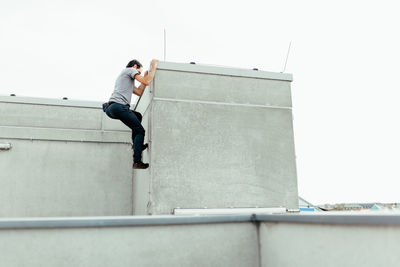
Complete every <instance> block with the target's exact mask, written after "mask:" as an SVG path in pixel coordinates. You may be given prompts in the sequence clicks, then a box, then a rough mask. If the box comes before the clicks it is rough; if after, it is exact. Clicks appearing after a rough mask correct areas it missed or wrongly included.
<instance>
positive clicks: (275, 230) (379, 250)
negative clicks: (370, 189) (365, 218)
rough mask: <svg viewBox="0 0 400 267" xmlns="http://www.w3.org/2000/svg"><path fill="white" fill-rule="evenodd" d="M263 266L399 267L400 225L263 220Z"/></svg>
mask: <svg viewBox="0 0 400 267" xmlns="http://www.w3.org/2000/svg"><path fill="white" fill-rule="evenodd" d="M260 244H261V245H260V247H261V255H262V257H261V263H262V264H261V266H265V267H267V266H280V267H286V266H287V267H289V266H298V267H308V266H326V267H335V266H343V267H347V266H348V267H350V266H351V267H353V266H365V267H368V266H371V267H372V266H393V267H394V266H398V265H399V262H400V254H399V253H398V251H397V249H398V248H399V247H400V227H399V226H398V225H397V226H376V225H375V226H373V225H369V226H366V225H344V224H343V225H322V224H293V223H262V224H261V227H260Z"/></svg>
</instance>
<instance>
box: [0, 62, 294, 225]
mask: <svg viewBox="0 0 400 267" xmlns="http://www.w3.org/2000/svg"><path fill="white" fill-rule="evenodd" d="M291 79H292V77H291V75H289V74H281V73H269V72H262V71H253V70H238V69H228V68H217V67H207V66H197V65H190V64H177V63H160V64H159V69H158V70H157V74H156V78H155V80H154V82H153V83H152V85H151V86H150V87H149V88H148V89H147V90H146V94H145V95H144V96H143V97H142V98H141V100H140V102H139V103H138V105H137V107H136V109H137V110H138V111H140V112H141V113H142V114H143V115H144V117H143V125H144V127H145V128H146V131H147V133H146V138H147V139H148V140H146V141H148V142H149V144H150V147H149V149H148V150H146V152H145V153H144V160H145V161H149V162H150V168H149V169H147V170H139V171H135V172H133V171H132V167H131V164H132V156H131V155H132V149H131V140H130V130H129V129H128V128H127V127H126V126H125V125H123V124H122V123H121V122H120V121H118V120H112V119H110V118H108V117H107V116H106V115H105V114H104V113H103V111H102V109H101V103H96V102H82V101H71V100H54V99H37V98H23V97H11V96H3V97H0V143H2V144H4V145H8V144H10V146H11V147H12V148H11V149H9V150H4V151H1V152H0V169H1V170H2V173H1V177H0V202H1V203H2V205H1V207H0V217H32V216H33V217H40V216H112V215H133V214H135V215H140V214H142V215H144V214H171V212H172V210H173V209H174V208H205V207H207V208H231V207H236V208H248V207H264V208H268V207H284V208H290V209H297V208H298V202H297V177H296V165H295V153H294V140H293V126H292V110H291V92H290V82H291ZM110 93H111V92H110Z"/></svg>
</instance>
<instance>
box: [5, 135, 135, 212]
mask: <svg viewBox="0 0 400 267" xmlns="http://www.w3.org/2000/svg"><path fill="white" fill-rule="evenodd" d="M1 142H10V143H12V149H11V150H9V151H1V152H0V170H2V171H1V174H0V203H1V205H0V217H41V216H89V215H97V216H103V215H130V214H132V209H133V207H132V176H131V168H132V150H131V146H130V145H129V144H113V143H108V144H106V143H83V142H60V141H58V142H54V141H35V140H33V141H28V140H15V139H12V140H7V139H5V140H4V139H3V140H1Z"/></svg>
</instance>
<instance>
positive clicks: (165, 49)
mask: <svg viewBox="0 0 400 267" xmlns="http://www.w3.org/2000/svg"><path fill="white" fill-rule="evenodd" d="M166 58H167V31H166V30H165V28H164V61H165V60H166Z"/></svg>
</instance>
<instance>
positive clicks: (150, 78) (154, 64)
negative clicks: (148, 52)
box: [135, 59, 158, 90]
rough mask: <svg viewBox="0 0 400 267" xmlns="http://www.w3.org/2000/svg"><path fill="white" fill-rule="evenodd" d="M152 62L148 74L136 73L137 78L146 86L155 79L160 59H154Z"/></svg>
mask: <svg viewBox="0 0 400 267" xmlns="http://www.w3.org/2000/svg"><path fill="white" fill-rule="evenodd" d="M150 64H151V70H150V72H149V74H148V75H145V76H140V75H135V80H137V81H138V82H140V83H141V84H144V85H145V86H147V85H149V84H150V83H151V82H152V81H153V79H154V75H155V74H156V69H157V65H158V60H157V59H153V60H152V61H151V63H150ZM139 87H140V86H139ZM143 90H144V89H143Z"/></svg>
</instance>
